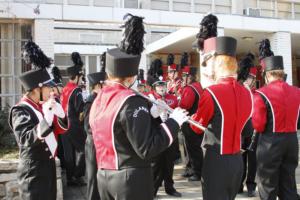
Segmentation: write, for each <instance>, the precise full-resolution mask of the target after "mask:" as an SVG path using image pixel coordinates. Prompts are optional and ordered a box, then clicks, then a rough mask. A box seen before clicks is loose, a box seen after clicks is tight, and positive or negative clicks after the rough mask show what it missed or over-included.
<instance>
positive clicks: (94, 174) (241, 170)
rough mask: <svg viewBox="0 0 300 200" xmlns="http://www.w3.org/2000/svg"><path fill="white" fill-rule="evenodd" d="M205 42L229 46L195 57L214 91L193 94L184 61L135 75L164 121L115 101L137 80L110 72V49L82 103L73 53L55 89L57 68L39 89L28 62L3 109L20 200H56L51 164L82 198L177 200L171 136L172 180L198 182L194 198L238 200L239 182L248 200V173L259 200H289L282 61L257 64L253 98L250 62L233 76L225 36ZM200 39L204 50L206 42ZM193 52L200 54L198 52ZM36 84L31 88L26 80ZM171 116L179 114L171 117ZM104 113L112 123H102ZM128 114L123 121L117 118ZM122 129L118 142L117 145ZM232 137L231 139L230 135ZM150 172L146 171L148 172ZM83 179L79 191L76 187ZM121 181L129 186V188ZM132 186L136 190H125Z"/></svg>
mask: <svg viewBox="0 0 300 200" xmlns="http://www.w3.org/2000/svg"><path fill="white" fill-rule="evenodd" d="M137 19H138V20H139V18H137ZM212 39H214V40H216V41H214V43H215V44H217V45H218V44H219V43H220V44H223V43H224V44H229V43H230V42H231V43H233V44H235V45H233V47H232V46H230V45H229V46H230V47H224V46H222V45H221V46H222V47H223V48H224V49H223V54H220V55H217V56H215V55H214V56H215V57H213V59H212V56H210V57H208V59H207V58H206V57H203V58H202V60H203V62H205V64H204V63H201V66H202V65H203V66H205V67H206V68H205V70H204V71H203V73H206V76H205V78H207V79H209V78H210V74H209V69H210V68H214V70H216V74H215V76H219V77H220V79H219V82H217V83H215V84H214V85H210V86H208V87H207V86H205V87H204V88H202V86H201V84H200V82H199V77H198V74H199V73H198V71H197V69H198V68H197V67H192V66H190V65H189V64H188V58H187V54H186V53H184V54H183V55H182V62H181V63H180V64H175V63H174V56H173V55H172V54H170V55H169V56H168V59H167V62H166V64H165V65H162V61H160V60H159V59H157V60H155V61H153V63H154V65H156V64H158V65H160V66H159V67H158V68H157V67H153V68H150V70H149V71H148V72H147V81H146V80H144V78H143V77H144V71H143V70H140V73H139V74H138V76H137V89H138V91H139V92H140V93H143V94H145V95H147V96H149V97H150V98H151V99H152V100H153V101H157V102H160V103H162V104H166V105H168V106H169V107H171V108H172V109H174V112H173V113H169V112H167V111H166V110H163V109H161V108H159V107H157V106H155V105H154V104H153V105H152V104H151V103H149V102H147V101H145V100H144V99H143V100H142V99H141V98H140V97H136V96H134V94H135V93H132V91H131V92H129V91H127V92H124V87H125V86H124V85H126V84H127V85H128V87H131V86H132V84H133V83H134V82H135V76H134V75H137V74H135V72H132V71H130V70H127V71H121V70H120V69H119V68H118V66H116V63H119V62H120V61H119V60H118V59H119V57H122V56H123V57H124V55H120V54H122V52H121V53H120V52H118V51H119V50H112V51H110V52H109V57H108V58H107V55H106V54H105V53H104V54H103V55H102V56H101V65H102V69H101V71H100V72H97V73H93V74H88V75H87V81H89V85H90V87H91V88H90V94H89V96H88V97H86V98H84V97H83V94H82V84H85V83H86V81H85V80H84V77H85V74H84V70H83V66H84V63H83V62H82V61H81V58H80V55H79V53H77V52H74V53H72V55H71V58H72V60H73V62H74V65H73V66H71V67H69V68H67V74H68V77H69V80H68V83H67V84H66V85H65V86H63V85H62V78H61V77H60V76H56V75H57V72H54V71H55V70H57V67H54V68H53V70H52V73H53V76H54V82H53V81H51V82H49V80H50V78H49V77H48V76H47V75H45V74H44V71H45V70H44V68H43V67H40V68H41V69H39V66H38V65H39V63H35V62H34V61H31V64H34V65H35V66H36V67H37V68H38V69H37V70H36V71H33V72H30V73H27V74H24V76H23V79H22V78H21V81H22V83H23V85H24V87H25V89H26V90H27V91H28V92H27V93H26V94H25V95H24V97H23V98H22V100H21V101H20V103H18V104H17V105H16V106H14V107H13V108H12V109H11V115H10V119H9V120H10V121H9V123H10V126H11V127H12V129H13V131H14V134H15V136H16V139H17V142H18V144H19V147H20V160H21V161H20V167H19V175H18V180H19V184H20V186H21V188H20V195H21V197H22V199H41V198H43V199H49V200H50V199H51V200H52V199H56V173H55V159H54V157H55V156H56V155H57V156H58V157H59V159H60V161H61V164H62V167H63V168H64V169H65V171H66V177H67V185H68V186H70V187H72V186H73V187H74V186H75V187H76V186H83V185H86V184H87V198H88V199H91V200H97V199H118V197H117V196H118V195H125V196H124V199H133V200H134V199H141V197H144V198H143V199H149V200H150V199H153V197H154V196H156V195H157V192H158V189H159V187H160V186H161V185H162V183H164V189H165V192H166V193H167V194H169V195H172V196H175V197H181V195H182V194H181V193H179V192H178V191H177V190H176V188H175V187H174V180H173V172H174V164H175V161H176V160H177V159H178V157H179V156H178V155H180V153H179V141H178V138H177V132H178V131H179V128H180V129H181V132H182V135H183V138H184V140H183V144H182V145H183V147H184V154H185V156H186V163H184V165H185V168H184V172H183V174H182V176H183V177H185V178H188V180H189V181H200V180H201V181H202V190H203V197H204V199H206V200H219V199H220V200H221V199H222V200H224V199H226V200H227V199H228V200H232V199H235V197H236V195H237V193H238V192H243V189H244V182H245V184H246V186H247V191H248V196H249V197H253V196H256V194H255V190H256V182H255V177H256V174H257V175H258V176H257V180H258V181H259V185H258V187H259V188H258V189H259V196H260V198H261V199H263V200H275V199H276V197H277V196H278V197H279V198H280V199H281V200H285V199H291V200H296V199H298V196H297V189H296V183H295V169H296V167H297V166H298V140H297V135H296V131H297V128H299V119H298V118H299V104H300V94H299V89H298V88H295V87H292V86H290V85H288V84H287V83H286V82H285V81H284V73H283V61H282V57H281V56H274V55H268V56H265V57H260V61H261V63H260V64H261V65H262V67H263V68H265V69H266V71H265V72H264V78H265V81H266V86H265V87H262V88H261V89H259V88H258V87H259V86H261V85H258V84H256V83H257V81H256V77H260V76H262V71H260V70H259V69H260V68H258V67H255V66H254V64H253V63H251V61H249V59H250V60H251V59H252V61H253V55H247V56H246V57H245V58H243V59H242V61H244V62H246V64H245V63H242V62H240V65H244V64H245V65H247V64H249V63H251V65H253V66H250V67H249V68H248V69H247V70H248V73H246V74H247V75H246V76H244V77H242V75H241V76H238V75H237V68H238V65H237V60H236V58H235V51H236V49H235V48H236V40H234V39H233V38H230V37H213V38H212ZM209 40H210V38H208V39H206V40H205V41H206V42H207V43H209V42H211V41H209ZM205 41H204V42H205ZM30 42H31V41H30ZM264 42H266V41H264ZM31 43H32V42H31ZM31 45H32V44H31ZM28 48H29V47H28ZM29 49H30V48H29ZM200 49H201V48H200ZM201 50H202V51H203V52H205V51H206V47H205V45H204V47H202V49H201ZM218 50H219V49H218ZM114 51H117V52H114ZM137 57H138V56H137ZM137 57H130V56H129V58H130V59H132V60H134V59H137V60H138V59H139V58H137ZM268 57H270V59H269V58H268ZM25 58H26V55H25ZM29 59H32V58H31V57H30V58H29ZM38 59H42V58H41V57H39V58H38ZM43 59H44V58H43ZM107 59H109V61H107ZM206 59H207V60H206ZM212 60H213V61H212ZM221 62H222V66H221V65H220V66H218V64H217V63H221ZM127 63H130V62H128V61H127ZM155 63H156V64H155ZM224 63H225V64H224ZM40 64H41V65H43V63H40ZM107 64H108V65H109V66H106V68H107V67H109V68H108V70H112V68H113V67H115V68H113V69H114V70H112V71H108V72H105V65H107ZM123 64H124V63H123ZM49 65H50V64H49ZM124 65H126V64H124ZM112 66H113V67H112ZM224 66H225V67H224ZM136 67H138V64H137V66H136ZM241 68H242V67H241V66H240V69H239V71H241V70H242V69H241ZM54 69H55V70H54ZM157 69H159V70H157ZM118 70H119V72H118ZM123 70H124V69H123ZM58 71H59V70H58ZM117 72H118V73H117ZM239 75H240V73H239ZM37 76H40V79H41V80H37V81H32V78H33V77H37ZM124 77H125V79H124V80H125V82H124V80H123V79H122V81H123V82H122V81H121V83H122V84H120V78H124ZM128 77H129V79H127V78H128ZM132 77H133V78H132ZM48 79H49V80H48ZM107 79H108V80H107ZM126 81H128V82H126ZM260 81H261V82H263V80H260ZM40 83H42V85H40ZM127 85H126V86H127ZM111 88H113V90H111ZM258 89H259V90H258ZM99 93H101V94H99ZM50 94H51V95H50ZM116 94H119V95H120V97H118V98H115V99H114V100H108V98H104V97H106V96H105V95H112V96H114V95H116ZM122 95H123V96H122ZM132 96H134V98H133V97H132ZM123 100H124V101H123ZM40 102H45V103H43V104H40ZM112 102H113V103H112ZM178 107H179V108H181V109H175V108H178ZM96 108H97V109H96ZM148 108H149V109H148ZM105 109H111V110H113V112H116V113H119V114H118V115H117V116H114V117H112V116H111V118H109V117H107V116H106V114H105V112H104V111H105ZM183 109H184V110H183ZM99 110H102V112H99ZM132 110H133V111H134V113H133V116H131V115H130V116H127V114H128V113H132ZM185 110H186V111H188V115H189V116H192V118H193V119H194V120H196V121H197V122H199V123H201V124H202V125H203V126H205V127H207V129H206V130H205V133H203V130H200V129H198V128H197V127H195V126H191V125H190V124H189V123H188V122H187V113H186V112H185ZM62 111H63V112H62ZM140 115H141V116H140ZM287 115H289V116H287ZM134 118H140V119H141V122H144V123H141V124H140V125H135V124H132V123H133V121H135V120H136V119H134ZM104 119H106V120H108V121H112V122H113V123H115V124H114V126H111V124H110V123H107V124H106V122H107V121H105V120H104ZM130 120H131V121H130ZM275 122H276V123H275ZM237 124H238V126H237ZM141 126H145V127H141ZM124 127H126V128H124ZM105 129H109V131H111V132H114V131H115V132H117V133H115V132H114V134H116V135H114V136H113V137H116V138H115V143H113V144H106V143H107V141H106V140H111V138H105V137H104V138H100V136H99V137H98V135H99V134H98V133H101V132H105V131H106V130H105ZM124 129H125V130H126V138H124V137H123V136H120V135H122V134H123V132H122V131H123V130H124ZM143 129H145V135H144V136H141V135H139V136H137V135H136V132H139V131H140V130H143ZM233 129H234V131H233ZM254 130H256V131H257V132H258V133H261V134H259V136H258V137H256V138H254V140H255V141H256V142H255V147H254V151H253V149H252V150H247V148H248V146H249V145H250V143H251V141H252V140H253V133H254ZM52 132H53V133H54V136H55V137H56V139H57V141H58V148H57V151H56V153H55V155H53V154H51V152H49V148H48V147H47V145H46V144H45V141H46V139H45V138H46V137H48V135H49V134H52ZM232 132H234V134H235V136H234V137H231V135H230V134H232ZM97 134H98V135H97ZM124 134H125V132H124ZM124 134H123V135H124ZM96 135H97V137H95V136H96ZM224 136H225V137H224ZM117 137H118V138H117ZM223 137H224V138H223ZM145 138H146V139H147V141H146V142H147V143H154V144H155V145H153V146H151V145H149V144H145ZM241 141H242V144H241ZM201 144H202V146H201ZM105 145H113V147H109V148H110V149H111V150H114V152H101V148H102V147H103V146H105ZM109 148H108V149H109ZM122 148H126V150H124V149H122ZM256 149H257V152H256ZM131 151H132V152H131ZM116 152H118V154H119V155H116ZM128 152H129V153H128ZM133 152H135V153H133ZM241 152H243V153H241ZM111 156H112V157H111ZM118 156H119V157H118ZM256 156H257V158H256ZM99 163H101V166H99ZM150 165H151V169H149V168H148V166H150ZM131 167H132V169H133V170H131V169H130V168H131ZM256 171H257V173H256ZM85 175H86V177H87V179H86V180H87V183H85V180H84V179H83V177H84V176H85ZM127 176H132V177H134V178H133V179H132V180H131V181H132V182H130V184H128V182H127V181H128V180H127V178H128V177H127ZM124 178H125V179H126V181H124V180H123V179H124ZM123 181H124V182H123ZM152 183H153V184H152ZM125 185H126V187H124V186H125ZM138 185H139V188H140V191H138V190H139V189H135V187H137V186H138ZM149 187H153V188H149ZM47 188H48V189H47ZM49 188H50V189H49ZM121 188H122V189H121ZM133 191H134V192H133ZM127 195H128V196H127ZM100 196H101V197H100Z"/></svg>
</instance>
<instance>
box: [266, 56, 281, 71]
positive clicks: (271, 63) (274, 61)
mask: <svg viewBox="0 0 300 200" xmlns="http://www.w3.org/2000/svg"><path fill="white" fill-rule="evenodd" d="M262 63H263V65H264V69H265V71H273V70H283V69H284V66H283V57H282V56H270V57H266V58H264V59H262V60H261V64H262Z"/></svg>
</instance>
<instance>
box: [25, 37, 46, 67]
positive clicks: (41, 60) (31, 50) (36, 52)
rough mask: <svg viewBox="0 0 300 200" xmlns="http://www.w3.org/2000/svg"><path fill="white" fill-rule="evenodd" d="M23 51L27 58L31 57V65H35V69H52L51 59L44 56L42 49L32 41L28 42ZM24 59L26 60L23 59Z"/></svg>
mask: <svg viewBox="0 0 300 200" xmlns="http://www.w3.org/2000/svg"><path fill="white" fill-rule="evenodd" d="M23 51H25V52H26V54H27V55H26V56H28V57H29V60H30V64H33V65H34V68H35V69H45V68H49V67H50V65H51V63H50V60H49V58H48V57H47V56H46V55H45V54H44V52H43V51H42V49H41V48H40V47H39V46H38V45H37V44H36V43H34V42H33V41H32V40H28V41H27V42H26V44H25V45H24V47H23ZM23 56H24V53H23ZM23 59H26V58H24V57H23Z"/></svg>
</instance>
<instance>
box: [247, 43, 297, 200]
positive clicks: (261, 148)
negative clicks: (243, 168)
mask: <svg viewBox="0 0 300 200" xmlns="http://www.w3.org/2000/svg"><path fill="white" fill-rule="evenodd" d="M260 62H261V65H262V67H263V69H264V76H265V82H266V86H264V87H262V88H260V89H259V90H257V92H256V93H255V95H254V112H253V116H252V123H253V127H254V129H255V130H256V131H257V132H258V133H259V137H258V142H257V150H256V156H257V177H258V191H259V196H260V198H261V199H262V200H275V199H277V197H279V199H290V200H296V199H298V197H297V187H296V181H295V170H296V168H297V166H298V139H297V121H298V122H299V108H300V92H299V88H296V87H293V86H290V85H289V84H287V83H286V82H285V81H284V80H283V78H284V65H283V58H282V56H274V54H273V52H272V51H271V49H270V42H269V40H267V39H266V40H263V41H262V42H261V45H260ZM298 128H299V127H298Z"/></svg>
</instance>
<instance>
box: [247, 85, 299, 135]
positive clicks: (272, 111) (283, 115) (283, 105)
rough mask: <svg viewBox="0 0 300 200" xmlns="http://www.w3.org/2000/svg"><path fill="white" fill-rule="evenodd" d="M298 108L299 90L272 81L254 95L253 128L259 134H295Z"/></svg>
mask: <svg viewBox="0 0 300 200" xmlns="http://www.w3.org/2000/svg"><path fill="white" fill-rule="evenodd" d="M299 106H300V91H299V88H296V87H294V86H290V85H288V84H287V83H286V82H284V81H281V80H277V81H273V82H271V83H270V84H268V85H267V86H265V87H262V88H260V89H259V90H257V91H256V93H255V94H254V111H253V116H252V124H253V127H254V129H255V130H256V131H257V132H259V133H296V132H297V123H298V122H299Z"/></svg>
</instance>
